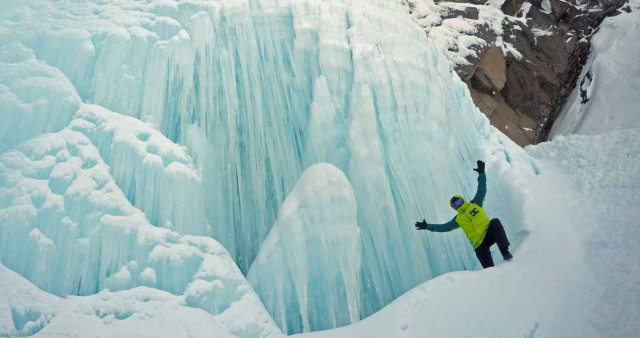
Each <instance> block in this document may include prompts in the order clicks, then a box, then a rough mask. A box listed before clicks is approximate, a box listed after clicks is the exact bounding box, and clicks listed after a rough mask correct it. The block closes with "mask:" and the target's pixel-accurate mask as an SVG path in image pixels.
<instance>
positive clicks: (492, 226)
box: [416, 161, 513, 269]
mask: <svg viewBox="0 0 640 338" xmlns="http://www.w3.org/2000/svg"><path fill="white" fill-rule="evenodd" d="M477 163H478V168H475V169H473V170H475V171H477V172H478V191H477V192H476V195H475V196H474V197H473V199H472V200H471V202H470V203H467V202H466V201H465V200H464V198H462V196H460V195H455V196H453V197H452V198H451V200H450V201H449V204H450V205H451V207H452V208H453V209H454V210H456V211H457V212H458V215H456V217H454V218H453V219H452V220H450V221H449V222H447V223H444V224H427V222H426V221H425V220H424V219H423V220H422V222H416V229H417V230H429V231H435V232H447V231H451V230H454V229H457V228H462V230H464V233H465V234H466V235H467V238H468V239H469V242H470V243H471V246H472V247H473V249H474V250H475V251H476V256H477V257H478V260H479V261H480V264H482V267H483V268H485V269H486V268H488V267H491V266H493V259H492V258H491V251H490V250H489V248H490V247H491V246H492V245H493V244H494V243H495V244H497V245H498V249H500V253H501V254H502V257H503V258H504V259H505V260H509V259H511V258H513V256H512V255H511V253H510V252H509V244H510V243H509V240H508V239H507V234H506V233H505V232H504V228H503V227H502V223H500V220H499V219H497V218H494V219H492V220H489V216H487V213H486V212H485V211H484V209H483V208H482V202H484V196H485V195H486V194H487V176H486V175H485V173H484V162H482V161H478V162H477Z"/></svg>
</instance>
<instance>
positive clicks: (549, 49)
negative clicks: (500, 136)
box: [423, 0, 626, 146]
mask: <svg viewBox="0 0 640 338" xmlns="http://www.w3.org/2000/svg"><path fill="white" fill-rule="evenodd" d="M484 2H486V1H477V0H466V1H465V0H455V4H452V3H451V2H437V4H438V6H439V8H440V17H441V18H442V20H446V19H448V18H453V17H458V18H466V19H469V20H477V19H478V18H479V17H480V18H482V15H479V11H480V12H481V11H482V10H483V8H482V7H481V6H477V5H478V4H482V3H484ZM625 3H626V0H599V1H597V0H569V1H567V2H564V1H557V0H531V1H525V0H506V1H505V2H504V3H503V4H502V6H501V7H500V10H501V11H502V13H503V14H504V19H503V21H502V32H501V35H500V36H499V37H498V36H496V34H495V28H494V29H493V30H492V29H490V27H489V24H488V23H486V22H483V21H482V20H478V21H477V25H476V30H477V32H476V33H475V34H473V35H474V36H475V37H479V38H481V39H482V40H484V41H485V42H486V44H484V45H482V44H479V45H477V46H474V50H475V51H476V55H475V56H465V59H466V60H467V61H468V63H467V64H459V63H458V64H456V66H455V70H456V72H457V73H458V75H459V76H460V77H461V78H462V79H463V81H465V82H466V83H467V85H468V86H469V89H470V91H471V94H472V97H473V98H474V102H475V103H476V105H477V106H478V107H479V108H480V110H481V111H482V112H483V113H485V114H486V115H487V116H488V117H489V119H490V120H491V122H492V124H493V125H494V126H496V127H497V128H498V129H500V130H501V131H502V132H504V133H505V134H506V135H508V136H509V137H510V138H511V139H513V140H514V141H515V142H516V143H518V144H519V145H521V146H525V145H527V144H532V143H538V142H542V141H545V140H546V139H547V137H548V134H549V131H550V130H551V126H552V125H553V122H554V121H555V119H556V117H557V115H558V114H559V113H560V110H561V109H562V106H563V105H564V103H565V101H566V99H567V97H568V96H569V94H570V93H571V91H572V90H573V88H574V87H575V85H576V82H577V80H578V77H579V75H580V73H581V71H582V67H583V65H584V64H585V62H586V60H587V58H588V56H589V51H590V38H591V36H592V35H593V33H594V32H595V31H596V30H597V28H598V26H599V25H600V23H601V22H602V20H604V18H606V17H607V16H611V15H615V14H617V13H619V10H620V8H621V7H622V6H623V5H624V4H625ZM465 6H467V7H465ZM443 8H444V9H443ZM452 8H453V9H452ZM423 27H424V26H423ZM425 29H426V30H427V32H429V29H430V27H425ZM500 39H501V40H500ZM495 45H499V46H502V47H503V48H502V52H500V48H497V47H495ZM511 47H512V49H513V50H515V51H516V52H509V53H507V52H505V49H510V48H511ZM518 54H520V55H518ZM502 77H504V81H502V80H500V81H497V80H496V79H498V78H502Z"/></svg>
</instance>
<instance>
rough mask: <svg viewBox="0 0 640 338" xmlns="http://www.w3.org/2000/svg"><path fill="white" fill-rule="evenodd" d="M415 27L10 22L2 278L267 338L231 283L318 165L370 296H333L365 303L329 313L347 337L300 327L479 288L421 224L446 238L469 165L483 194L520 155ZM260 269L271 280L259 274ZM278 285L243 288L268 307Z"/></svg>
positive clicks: (146, 4)
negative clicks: (346, 207) (112, 298)
mask: <svg viewBox="0 0 640 338" xmlns="http://www.w3.org/2000/svg"><path fill="white" fill-rule="evenodd" d="M405 10H406V9H405V8H404V7H402V6H401V5H400V4H398V3H396V2H393V1H391V2H389V1H383V0H374V1H371V0H369V1H365V0H353V1H344V0H330V1H323V2H317V1H288V0H275V1H270V0H249V1H241V0H238V1H204V0H202V1H200V0H195V1H173V0H168V1H160V0H158V1H120V0H114V1H111V2H107V1H96V2H87V3H83V4H82V5H79V4H77V3H76V2H74V1H57V2H48V3H46V4H43V3H41V2H34V1H20V2H14V3H12V4H11V5H10V6H7V8H6V9H5V10H4V11H3V12H2V13H0V26H1V27H3V28H4V29H3V30H0V42H1V43H0V75H1V77H0V82H1V84H2V85H1V86H0V109H1V112H0V113H1V114H2V116H3V117H6V119H7V120H6V121H8V123H7V124H3V125H0V136H1V137H2V138H1V139H0V150H1V151H2V152H3V154H2V155H0V158H1V161H0V162H1V164H0V187H1V188H0V208H1V209H2V210H0V242H1V243H2V247H1V248H0V260H1V261H2V263H3V264H4V265H5V266H7V267H9V268H10V269H12V270H14V271H16V272H18V273H19V274H21V275H22V276H24V277H26V278H27V279H29V280H30V281H31V282H33V283H34V284H36V285H37V286H39V287H41V288H42V289H44V290H46V291H48V292H51V293H53V294H56V295H59V296H66V295H90V294H95V293H97V292H100V291H101V290H103V289H105V288H109V289H111V290H124V289H128V288H132V287H135V286H138V285H149V286H152V287H154V288H158V289H160V290H165V291H168V292H171V293H173V294H175V295H180V294H182V293H184V297H185V303H186V304H187V305H190V306H195V307H201V308H203V309H205V310H207V311H209V312H211V313H216V314H217V313H220V316H225V314H229V313H232V314H229V315H228V317H229V318H232V319H229V320H227V321H223V322H222V323H223V324H224V323H227V324H225V325H227V326H225V327H227V328H229V327H240V329H229V330H231V332H232V333H238V332H239V334H244V335H252V334H255V335H258V334H260V332H262V333H265V332H266V333H268V334H271V333H273V332H277V328H275V325H274V324H273V321H272V320H271V318H268V317H269V316H268V315H267V314H266V312H265V311H264V307H263V306H262V304H261V303H260V300H258V298H257V296H256V295H255V293H253V291H252V290H251V288H250V286H249V284H248V283H247V282H246V280H245V279H244V277H243V276H242V275H241V272H240V271H242V272H245V273H246V272H248V271H249V268H250V267H251V264H252V263H253V261H254V259H255V257H256V255H257V254H258V252H259V251H260V250H261V245H262V243H263V241H264V240H265V238H266V237H267V235H268V234H269V232H270V230H271V228H272V226H273V225H274V224H278V227H280V219H279V218H278V217H277V215H278V214H279V213H282V210H281V209H282V207H283V205H284V204H283V203H284V202H285V199H286V198H287V196H288V195H289V194H290V193H291V192H292V191H294V187H295V186H296V184H298V181H299V179H300V178H301V176H303V175H302V173H303V172H304V170H305V169H307V168H308V167H311V166H312V165H314V164H315V163H318V162H326V163H330V164H331V165H333V166H335V167H336V168H337V169H339V171H341V172H342V173H344V175H345V176H346V180H348V182H349V184H350V186H351V187H352V189H353V196H354V198H355V208H356V215H357V226H358V228H359V229H360V243H361V244H360V245H361V248H362V250H361V252H360V255H361V260H360V271H359V276H360V277H359V278H360V279H359V280H360V285H358V286H357V287H356V286H353V285H352V283H351V282H349V283H347V282H346V281H347V280H350V279H351V278H352V276H353V273H354V271H353V270H352V269H346V270H344V271H341V272H344V273H347V274H349V275H348V276H338V275H336V276H334V277H336V278H337V280H339V279H340V278H342V279H343V280H344V281H345V287H346V285H347V284H348V285H349V290H356V289H357V290H360V291H359V299H358V300H357V301H356V300H352V299H351V298H350V297H351V296H352V294H350V292H351V291H349V292H347V293H348V294H349V297H347V298H348V300H347V303H348V304H349V306H351V305H353V304H358V308H359V313H358V315H354V312H355V311H356V310H355V309H353V308H351V307H350V308H349V309H348V311H349V312H348V314H347V313H344V312H341V313H339V314H338V312H340V311H344V309H345V307H344V304H343V303H336V304H331V306H329V307H331V308H330V309H328V311H329V312H330V313H334V314H335V315H336V318H339V319H336V320H335V321H323V320H322V319H318V318H311V317H307V318H308V320H309V323H312V322H314V320H318V322H314V323H320V322H321V323H322V324H317V325H318V326H315V325H316V324H313V325H311V324H309V327H311V326H313V328H314V329H325V328H331V327H333V326H334V325H342V324H343V323H344V322H345V321H346V319H345V318H349V321H353V320H357V319H359V318H363V317H365V316H368V315H369V314H371V313H373V312H374V311H376V310H378V309H380V308H381V307H382V306H384V305H385V304H387V303H389V302H390V301H392V300H393V299H395V298H396V297H398V296H399V295H401V294H402V293H403V292H405V291H406V290H408V289H410V288H412V287H414V286H415V285H417V284H419V283H421V282H422V281H425V280H427V279H429V278H431V277H433V276H435V275H438V274H441V273H444V272H447V271H451V270H457V269H472V268H473V267H474V265H475V258H474V256H473V252H472V251H471V250H470V248H469V247H468V245H467V243H466V239H465V238H464V235H463V234H461V233H459V234H454V235H452V236H427V235H425V234H423V233H417V232H416V231H415V230H414V229H413V226H412V225H413V222H415V220H417V219H418V218H423V217H426V218H429V219H431V220H433V221H441V220H444V219H448V218H450V217H451V214H450V210H449V209H448V205H447V201H448V199H449V197H450V196H451V195H452V194H454V193H462V194H465V195H467V194H473V191H475V177H474V174H473V172H472V171H471V170H470V169H471V168H472V166H473V164H474V163H475V160H476V159H482V158H484V159H487V161H490V163H494V164H493V165H490V166H489V169H488V170H489V173H490V175H491V173H492V172H493V173H497V172H499V171H500V170H502V168H503V167H509V166H514V165H520V164H515V163H511V162H510V161H511V158H513V156H512V155H513V153H519V152H520V151H521V150H520V149H518V148H517V147H513V146H512V145H511V143H510V142H509V141H508V140H506V138H505V137H503V136H501V135H499V134H497V133H496V132H495V130H494V129H493V128H491V127H490V126H489V124H488V121H487V119H486V118H485V117H484V116H483V115H482V114H480V113H479V112H478V111H477V109H476V108H475V107H474V106H473V104H472V102H471V99H470V97H469V96H468V91H467V90H466V87H465V85H464V84H463V83H462V82H460V81H459V79H458V78H457V76H456V75H455V74H454V73H452V72H451V70H450V69H449V66H448V64H447V62H446V60H445V59H444V58H443V57H441V56H440V54H439V53H438V50H437V49H436V47H434V46H433V44H432V43H431V42H430V41H429V40H428V38H427V37H426V36H425V35H424V32H423V31H422V30H421V29H420V27H418V26H416V25H415V24H414V23H413V22H412V21H411V19H410V17H408V16H407V13H406V12H405ZM34 17H37V18H38V20H32V19H31V18H34ZM43 133H49V134H44V135H42V134H43ZM523 163H525V164H523V166H524V167H526V168H525V169H526V170H531V168H532V166H531V165H529V164H527V163H526V161H524V162H523ZM494 177H495V176H494ZM489 189H490V191H491V189H496V190H495V191H500V192H502V194H493V195H492V194H489V196H488V198H487V202H486V204H487V208H488V210H490V211H492V216H498V217H501V218H502V219H503V223H504V224H505V226H506V227H507V231H508V232H511V233H516V232H517V231H518V230H519V229H520V228H521V227H522V225H521V224H519V223H518V222H515V221H516V220H517V219H518V217H517V213H516V214H515V215H514V213H513V212H512V209H513V207H514V206H516V207H517V201H518V194H516V193H513V192H512V189H511V188H510V183H509V181H508V177H506V178H504V177H503V178H497V177H496V178H493V179H490V180H489ZM321 196H324V195H321ZM506 211H508V212H506ZM510 221H512V222H510ZM282 222H284V227H286V226H287V224H291V223H288V221H285V220H283V221H282ZM351 228H353V227H351ZM276 231H278V230H276ZM195 235H198V236H202V235H204V236H207V237H212V238H214V239H211V238H207V237H198V236H195ZM318 236H321V235H320V233H318ZM322 236H324V235H322ZM6 243H20V244H19V245H18V244H10V245H6ZM225 248H226V250H225ZM340 248H343V249H345V250H347V249H348V250H351V249H352V248H351V247H350V246H348V245H340ZM265 250H266V249H265ZM227 251H228V252H229V253H227ZM335 255H336V257H345V256H347V253H346V252H335ZM233 261H235V264H237V267H236V265H234V262H233ZM269 264H279V261H278V260H275V261H274V262H269V261H267V262H262V261H261V263H260V264H259V267H258V266H257V267H256V269H260V270H262V269H268V268H269ZM238 267H239V269H238ZM271 268H275V267H271ZM313 269H314V266H305V267H303V268H302V271H306V272H309V273H312V274H313V273H315V272H317V271H314V270H313ZM336 273H337V272H336ZM338 274H339V273H338ZM280 277H282V278H290V280H289V281H281V282H283V283H285V282H289V283H293V282H295V281H296V280H297V277H296V276H294V275H291V276H286V275H282V276H280ZM270 281H274V280H271V279H266V281H262V280H261V279H260V277H259V275H256V277H255V278H252V284H253V287H255V288H256V289H259V290H266V289H268V288H270V287H271V285H270V284H269V283H270ZM263 283H264V285H263ZM353 292H355V291H353ZM324 296H327V297H334V296H335V294H333V293H332V294H327V295H324ZM294 299H297V298H295V297H291V298H288V300H291V301H293V300H294ZM263 300H264V301H265V302H267V304H265V305H266V307H267V308H268V309H283V308H287V307H289V305H290V304H284V305H282V304H269V303H268V302H270V300H266V299H263ZM275 300H276V299H275V298H274V301H275ZM277 300H281V298H278V299H277ZM326 303H327V304H329V303H331V302H329V301H328V300H327V302H326ZM243 304H252V305H255V308H253V310H252V311H254V312H255V313H256V316H253V317H250V318H252V319H246V320H247V321H252V323H253V324H251V323H248V322H244V324H243V323H240V324H237V323H236V324H234V323H235V322H234V321H233V318H236V317H234V315H233V313H236V314H237V313H241V312H242V311H247V307H249V305H247V306H243ZM290 308H298V309H302V308H300V307H296V306H290ZM272 315H273V316H275V317H277V316H276V314H274V313H272ZM303 317H304V316H303V314H302V313H294V314H292V315H291V316H289V315H288V316H287V327H291V328H296V329H295V330H299V329H303V328H305V324H304V323H303V321H304V320H303V319H302V318H303ZM256 318H257V319H256ZM292 318H300V319H292ZM238 320H239V321H240V322H242V319H238ZM249 326H251V327H254V329H251V330H250V333H249V331H246V330H244V329H243V328H246V327H249ZM255 327H257V328H255ZM243 330H244V331H243Z"/></svg>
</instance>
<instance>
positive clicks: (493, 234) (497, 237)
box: [476, 218, 511, 269]
mask: <svg viewBox="0 0 640 338" xmlns="http://www.w3.org/2000/svg"><path fill="white" fill-rule="evenodd" d="M493 244H497V245H498V249H500V253H502V255H503V256H504V254H505V253H506V252H508V251H509V245H510V244H511V243H509V239H507V234H506V233H505V232H504V228H503V227H502V223H500V220H499V219H497V218H494V219H492V220H491V222H489V228H487V235H486V236H485V237H484V240H483V241H482V244H480V246H479V247H477V248H476V256H477V257H478V260H479V261H480V264H482V267H483V268H485V269H486V268H488V267H492V266H493V258H491V251H490V250H489V248H490V247H491V246H492V245H493Z"/></svg>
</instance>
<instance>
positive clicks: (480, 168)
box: [473, 160, 484, 174]
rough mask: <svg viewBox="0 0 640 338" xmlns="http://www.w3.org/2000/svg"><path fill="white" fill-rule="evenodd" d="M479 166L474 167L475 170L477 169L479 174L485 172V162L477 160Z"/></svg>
mask: <svg viewBox="0 0 640 338" xmlns="http://www.w3.org/2000/svg"><path fill="white" fill-rule="evenodd" d="M476 163H477V165H478V167H477V168H474V169H473V170H475V171H477V172H478V174H482V173H483V172H484V162H482V161H480V160H478V161H477V162H476Z"/></svg>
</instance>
